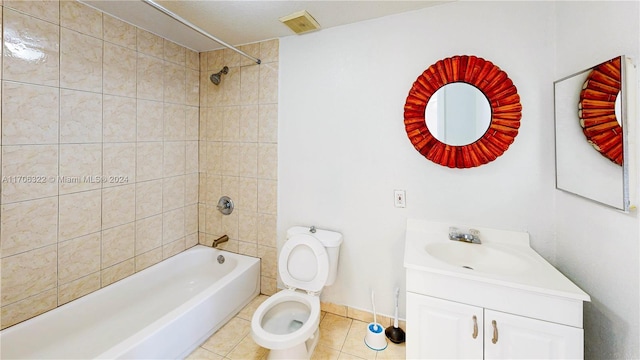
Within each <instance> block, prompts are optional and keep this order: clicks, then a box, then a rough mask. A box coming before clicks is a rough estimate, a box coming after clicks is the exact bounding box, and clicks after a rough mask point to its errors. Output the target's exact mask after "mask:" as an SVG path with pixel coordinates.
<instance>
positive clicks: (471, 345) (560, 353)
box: [406, 293, 583, 359]
mask: <svg viewBox="0 0 640 360" xmlns="http://www.w3.org/2000/svg"><path fill="white" fill-rule="evenodd" d="M582 349H583V330H582V329H580V328H575V327H572V326H567V325H562V324H557V323H553V322H548V321H542V320H538V319H532V318H528V317H524V316H518V315H512V314H508V313H504V312H500V311H495V310H490V309H485V308H482V307H478V306H473V305H467V304H462V303H458V302H455V301H448V300H442V299H438V298H434V297H430V296H424V295H418V294H414V293H407V350H406V351H407V359H581V358H582V357H583V350H582Z"/></svg>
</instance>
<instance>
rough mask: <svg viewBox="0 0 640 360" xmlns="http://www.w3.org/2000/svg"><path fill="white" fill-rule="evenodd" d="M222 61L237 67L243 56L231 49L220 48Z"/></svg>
mask: <svg viewBox="0 0 640 360" xmlns="http://www.w3.org/2000/svg"><path fill="white" fill-rule="evenodd" d="M222 57H223V59H224V63H225V64H226V65H227V66H229V67H232V66H233V67H237V66H240V64H241V63H242V59H243V56H242V55H240V54H239V53H237V52H235V51H233V50H231V49H222Z"/></svg>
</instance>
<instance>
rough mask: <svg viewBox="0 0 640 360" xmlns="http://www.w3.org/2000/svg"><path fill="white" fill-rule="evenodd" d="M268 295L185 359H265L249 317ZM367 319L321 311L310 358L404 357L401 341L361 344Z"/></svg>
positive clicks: (257, 299) (249, 306)
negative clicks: (382, 347) (371, 345)
mask: <svg viewBox="0 0 640 360" xmlns="http://www.w3.org/2000/svg"><path fill="white" fill-rule="evenodd" d="M267 298H268V297H267V296H265V295H259V296H258V297H256V298H255V299H253V301H251V303H249V305H247V306H245V308H244V309H242V311H240V313H239V314H238V315H237V316H236V317H234V318H233V319H231V321H229V322H228V323H227V324H226V325H224V326H223V327H222V328H221V329H220V330H218V331H217V332H216V333H215V334H213V335H212V336H211V337H210V338H209V339H207V340H206V341H205V342H204V343H203V344H202V345H200V347H199V348H197V349H196V350H195V351H194V352H193V353H191V355H189V357H188V358H187V359H188V360H196V359H198V360H200V359H203V360H204V359H206V360H222V359H230V360H236V359H242V360H245V359H266V358H267V355H268V353H269V350H267V349H265V348H262V347H260V346H259V345H257V344H256V343H255V342H254V341H253V339H252V338H251V317H252V316H253V312H254V311H255V309H256V308H257V307H258V306H259V305H260V304H261V303H262V302H263V301H264V300H265V299H267ZM366 327H367V323H366V322H364V321H360V320H355V319H350V318H347V317H342V316H338V315H335V314H332V313H326V312H324V311H323V312H322V313H321V318H320V340H319V342H318V345H317V346H316V349H315V351H314V353H313V356H312V357H311V359H312V360H325V359H326V360H347V359H369V360H375V359H385V360H386V359H389V360H391V359H394V360H395V359H404V358H405V346H404V344H394V343H392V342H390V341H389V346H387V348H386V349H385V350H383V351H373V350H371V349H369V348H368V347H367V346H366V345H365V344H364V341H363V339H364V336H365V333H366Z"/></svg>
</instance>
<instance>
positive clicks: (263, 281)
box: [260, 276, 278, 296]
mask: <svg viewBox="0 0 640 360" xmlns="http://www.w3.org/2000/svg"><path fill="white" fill-rule="evenodd" d="M277 285H278V281H277V280H276V279H272V278H268V277H265V276H261V277H260V293H261V294H265V295H269V296H271V295H273V294H275V293H276V292H278V286H277Z"/></svg>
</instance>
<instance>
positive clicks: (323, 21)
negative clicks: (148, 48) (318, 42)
mask: <svg viewBox="0 0 640 360" xmlns="http://www.w3.org/2000/svg"><path fill="white" fill-rule="evenodd" d="M81 1H82V2H83V3H85V4H87V5H89V6H92V7H95V8H97V9H99V10H101V11H104V12H105V13H108V14H110V15H112V16H115V17H117V18H119V19H122V20H124V21H126V22H128V23H131V24H133V25H136V26H138V27H140V28H143V29H145V30H147V31H150V32H152V33H155V34H157V35H160V36H161V37H163V38H166V39H168V40H171V41H173V42H176V43H178V44H181V45H183V46H185V47H187V48H190V49H192V50H195V51H198V52H203V51H209V50H215V49H220V48H222V47H223V46H222V45H220V44H219V43H217V42H215V41H213V40H211V39H209V38H207V37H206V36H204V35H201V34H199V33H197V32H196V31H194V30H192V29H190V28H189V27H187V26H185V25H183V24H181V23H179V22H178V21H175V20H173V19H171V18H170V17H169V16H168V15H165V14H163V13H162V12H161V11H159V10H157V9H154V8H153V7H152V6H151V5H149V4H146V3H144V2H142V0H125V1H117V0H81ZM449 1H452V0H445V1H435V0H427V1H419V0H412V1H366V0H356V1H336V0H331V1H314V0H306V1H266V0H265V1H245V0H235V1H218V0H184V1H179V0H160V1H156V2H157V3H158V4H160V5H162V6H164V7H165V8H167V9H168V10H170V11H171V12H173V13H175V14H177V15H178V16H180V17H182V18H183V19H185V20H187V21H188V22H191V23H192V24H193V25H196V26H197V27H199V28H201V29H202V30H204V31H205V32H207V33H209V34H211V35H213V36H214V37H217V38H218V39H220V40H222V41H224V42H227V43H228V44H231V45H234V46H237V45H243V44H249V43H253V42H258V41H263V40H268V39H274V38H280V37H283V36H289V35H293V34H294V33H293V31H291V30H290V29H289V28H288V27H287V26H285V25H284V24H282V23H281V22H280V21H278V19H279V18H280V17H283V16H285V15H289V14H291V13H293V12H296V11H299V10H307V11H308V12H309V13H311V15H312V16H313V17H314V18H315V19H316V20H317V21H318V22H319V23H320V25H321V26H322V28H323V29H326V28H331V27H335V26H340V25H345V24H351V23H355V22H359V21H364V20H369V19H374V18H379V17H383V16H388V15H392V14H398V13H402V12H407V11H412V10H417V9H422V8H425V7H429V6H435V5H440V4H443V3H446V2H449ZM320 31H322V30H320ZM296 36H305V35H296Z"/></svg>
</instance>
